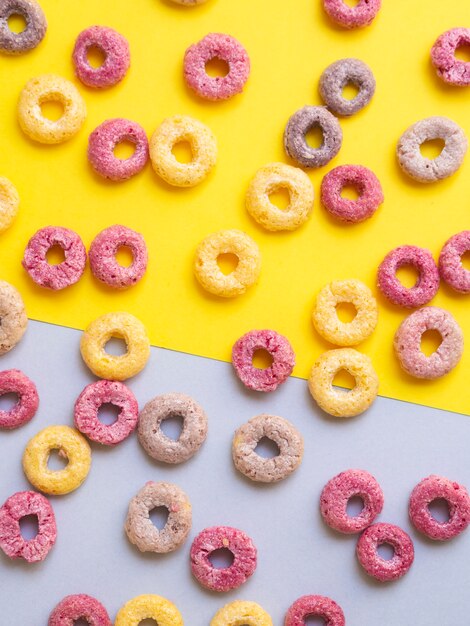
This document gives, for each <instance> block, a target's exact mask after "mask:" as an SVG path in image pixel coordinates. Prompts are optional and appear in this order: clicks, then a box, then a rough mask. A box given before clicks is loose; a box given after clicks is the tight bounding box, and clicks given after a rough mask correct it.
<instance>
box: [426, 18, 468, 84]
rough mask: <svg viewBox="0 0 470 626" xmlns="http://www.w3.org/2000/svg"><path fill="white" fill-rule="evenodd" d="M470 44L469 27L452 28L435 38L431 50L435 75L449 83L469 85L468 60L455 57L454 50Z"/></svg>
mask: <svg viewBox="0 0 470 626" xmlns="http://www.w3.org/2000/svg"><path fill="white" fill-rule="evenodd" d="M468 45H470V28H452V29H451V30H448V31H446V32H445V33H443V34H442V35H441V36H440V37H438V39H437V40H436V42H435V44H434V45H433V47H432V50H431V60H432V64H433V65H434V67H435V68H436V71H437V75H438V76H439V78H442V80H443V81H445V82H446V83H449V84H450V85H457V86H458V87H468V85H470V62H469V61H462V60H460V59H457V57H456V56H455V51H456V50H457V49H458V48H460V47H462V46H468Z"/></svg>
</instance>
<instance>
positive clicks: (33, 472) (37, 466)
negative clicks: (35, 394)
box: [23, 426, 91, 495]
mask: <svg viewBox="0 0 470 626" xmlns="http://www.w3.org/2000/svg"><path fill="white" fill-rule="evenodd" d="M53 450H59V454H61V455H62V456H64V457H66V458H67V460H68V464H67V465H66V467H64V469H62V470H57V471H54V470H51V469H49V468H48V466H47V462H48V460H49V455H50V453H51V452H52V451H53ZM90 465H91V450H90V446H89V445H88V443H87V440H86V439H85V437H83V435H81V434H80V433H79V432H78V430H75V429H74V428H70V426H48V427H47V428H44V429H43V430H41V431H40V432H38V433H37V435H35V436H34V437H33V438H32V439H30V440H29V442H28V444H27V445H26V448H25V451H24V454H23V470H24V473H25V474H26V477H27V479H28V480H29V482H30V483H31V484H32V485H33V486H34V487H35V488H36V489H38V490H39V491H43V492H44V493H49V494H52V495H62V494H64V493H69V492H70V491H73V490H74V489H77V488H78V487H80V485H81V484H82V483H83V481H84V480H85V478H86V477H87V475H88V472H89V471H90Z"/></svg>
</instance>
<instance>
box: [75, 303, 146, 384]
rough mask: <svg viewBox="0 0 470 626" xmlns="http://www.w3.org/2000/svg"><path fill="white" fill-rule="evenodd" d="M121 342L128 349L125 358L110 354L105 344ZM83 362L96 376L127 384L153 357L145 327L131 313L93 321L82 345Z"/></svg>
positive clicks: (110, 315) (107, 314)
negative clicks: (117, 339) (151, 356)
mask: <svg viewBox="0 0 470 626" xmlns="http://www.w3.org/2000/svg"><path fill="white" fill-rule="evenodd" d="M112 337H118V338H122V339H123V340H124V341H125V343H126V347H127V352H126V353H125V354H123V355H119V356H116V355H112V354H108V353H107V352H106V350H105V346H106V343H107V342H108V341H109V340H110V339H111V338H112ZM80 351H81V353H82V357H83V360H84V361H85V363H86V364H87V365H88V367H89V368H90V369H91V371H92V372H93V374H95V375H96V376H99V377H100V378H107V379H109V380H126V379H127V378H131V376H135V375H136V374H138V373H139V372H140V371H141V370H143V368H144V367H145V364H146V363H147V361H148V359H149V357H150V341H149V338H148V336H147V331H146V330H145V326H144V325H143V324H142V322H141V321H140V320H138V319H137V318H136V317H134V315H131V314H130V313H125V312H123V311H119V312H116V313H105V314H104V315H102V316H101V317H98V318H97V319H95V320H93V321H92V322H91V323H90V324H89V325H88V326H87V328H86V329H85V331H84V333H83V335H82V339H81V341H80Z"/></svg>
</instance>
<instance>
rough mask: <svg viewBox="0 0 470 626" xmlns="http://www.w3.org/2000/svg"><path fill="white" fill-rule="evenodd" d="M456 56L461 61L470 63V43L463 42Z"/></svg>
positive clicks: (456, 51) (457, 49)
mask: <svg viewBox="0 0 470 626" xmlns="http://www.w3.org/2000/svg"><path fill="white" fill-rule="evenodd" d="M454 56H455V58H456V59H458V60H459V61H464V62H465V63H470V43H468V42H466V41H463V42H462V44H461V45H460V46H458V47H457V48H456V50H455V53H454Z"/></svg>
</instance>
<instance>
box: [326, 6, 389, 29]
mask: <svg viewBox="0 0 470 626" xmlns="http://www.w3.org/2000/svg"><path fill="white" fill-rule="evenodd" d="M381 4H382V3H381V0H359V1H358V2H357V4H356V5H355V6H350V5H349V4H348V3H346V2H345V0H323V6H324V8H325V11H326V12H327V14H328V15H329V17H330V18H331V19H332V21H333V22H335V23H336V24H338V25H339V26H343V28H360V27H362V26H369V24H371V23H372V21H373V20H374V18H375V16H376V15H377V13H378V12H379V10H380V6H381Z"/></svg>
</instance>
